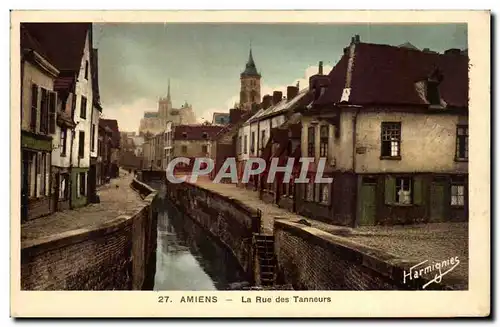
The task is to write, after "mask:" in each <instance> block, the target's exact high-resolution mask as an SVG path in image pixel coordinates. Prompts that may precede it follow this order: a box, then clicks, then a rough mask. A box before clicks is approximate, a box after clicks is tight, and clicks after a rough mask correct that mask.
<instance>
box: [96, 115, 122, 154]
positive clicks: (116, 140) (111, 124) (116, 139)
mask: <svg viewBox="0 0 500 327" xmlns="http://www.w3.org/2000/svg"><path fill="white" fill-rule="evenodd" d="M99 126H102V127H104V128H106V127H108V128H109V129H111V130H112V131H113V136H112V137H111V139H112V140H113V145H114V146H115V147H117V148H119V147H120V130H119V129H118V121H117V120H116V119H99Z"/></svg>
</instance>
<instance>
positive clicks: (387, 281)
mask: <svg viewBox="0 0 500 327" xmlns="http://www.w3.org/2000/svg"><path fill="white" fill-rule="evenodd" d="M274 238H275V243H274V246H275V254H276V259H277V260H276V261H277V271H278V280H279V281H280V282H281V283H283V284H285V283H286V284H291V285H292V286H293V288H294V289H296V290H405V289H407V290H415V289H422V287H423V285H424V284H425V283H427V282H429V281H430V279H429V278H419V279H413V280H410V279H409V277H408V273H409V271H410V267H412V266H414V265H416V264H417V263H418V262H410V261H406V260H402V259H400V258H397V257H395V256H392V255H390V254H388V253H386V252H383V251H380V250H377V249H374V248H371V247H367V246H363V245H361V244H359V243H356V242H353V241H351V240H349V237H348V236H337V235H333V234H331V233H327V232H324V231H321V230H319V229H317V228H313V227H309V226H306V225H303V224H300V223H294V222H290V221H285V220H281V219H276V220H275V222H274ZM405 272H406V274H407V277H406V279H405V278H404V274H405ZM429 276H430V278H433V277H434V274H429ZM449 285H452V284H446V283H444V282H443V283H439V284H438V283H431V284H430V285H428V286H427V287H426V290H436V289H446V290H451V289H453V288H451V287H450V286H449Z"/></svg>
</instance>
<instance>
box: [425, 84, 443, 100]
mask: <svg viewBox="0 0 500 327" xmlns="http://www.w3.org/2000/svg"><path fill="white" fill-rule="evenodd" d="M427 101H429V103H430V104H431V105H439V104H441V97H440V95H439V82H438V81H427Z"/></svg>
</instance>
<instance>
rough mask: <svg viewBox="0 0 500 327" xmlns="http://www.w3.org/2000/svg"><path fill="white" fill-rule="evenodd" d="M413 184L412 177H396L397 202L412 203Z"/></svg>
mask: <svg viewBox="0 0 500 327" xmlns="http://www.w3.org/2000/svg"><path fill="white" fill-rule="evenodd" d="M411 184H412V180H411V178H410V177H397V178H396V202H397V203H399V204H411V202H412V201H411V189H412V188H411Z"/></svg>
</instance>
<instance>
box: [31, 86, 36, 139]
mask: <svg viewBox="0 0 500 327" xmlns="http://www.w3.org/2000/svg"><path fill="white" fill-rule="evenodd" d="M37 114H38V85H36V84H32V85H31V114H30V128H31V130H32V131H33V132H36V120H37V119H36V118H37Z"/></svg>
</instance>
